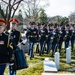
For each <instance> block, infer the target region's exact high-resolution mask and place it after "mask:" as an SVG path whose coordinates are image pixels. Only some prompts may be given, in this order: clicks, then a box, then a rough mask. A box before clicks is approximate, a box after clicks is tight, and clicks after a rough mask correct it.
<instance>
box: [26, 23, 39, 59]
mask: <svg viewBox="0 0 75 75" xmlns="http://www.w3.org/2000/svg"><path fill="white" fill-rule="evenodd" d="M35 25H36V24H35V22H30V28H29V29H28V30H27V33H26V37H27V38H28V40H29V55H30V59H32V58H33V57H34V54H33V46H34V44H35V43H36V42H37V37H38V30H37V29H36V28H35Z"/></svg>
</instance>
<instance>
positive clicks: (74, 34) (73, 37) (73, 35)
mask: <svg viewBox="0 0 75 75" xmlns="http://www.w3.org/2000/svg"><path fill="white" fill-rule="evenodd" d="M71 27H72V28H71V50H72V52H73V48H74V40H75V28H74V24H73V25H72V26H71Z"/></svg>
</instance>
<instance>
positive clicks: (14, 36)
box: [8, 18, 26, 75]
mask: <svg viewBox="0 0 75 75" xmlns="http://www.w3.org/2000/svg"><path fill="white" fill-rule="evenodd" d="M9 22H10V24H11V26H10V27H11V28H10V30H9V31H8V33H9V35H10V44H11V46H12V47H13V51H15V50H16V48H17V45H18V44H19V43H20V42H21V43H22V44H25V42H26V40H22V38H21V33H20V32H19V31H18V30H17V26H18V22H19V21H18V20H17V19H14V18H11V19H10V20H9ZM20 45H21V44H20ZM12 66H13V64H9V74H10V75H16V70H12Z"/></svg>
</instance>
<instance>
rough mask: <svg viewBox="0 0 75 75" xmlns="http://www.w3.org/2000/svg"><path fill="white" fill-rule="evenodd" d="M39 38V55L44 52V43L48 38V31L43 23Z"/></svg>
mask: <svg viewBox="0 0 75 75" xmlns="http://www.w3.org/2000/svg"><path fill="white" fill-rule="evenodd" d="M39 38H40V47H41V48H40V52H39V55H42V54H44V50H43V47H44V44H45V43H46V41H47V39H48V31H47V29H46V28H45V23H42V24H41V29H40V34H39Z"/></svg>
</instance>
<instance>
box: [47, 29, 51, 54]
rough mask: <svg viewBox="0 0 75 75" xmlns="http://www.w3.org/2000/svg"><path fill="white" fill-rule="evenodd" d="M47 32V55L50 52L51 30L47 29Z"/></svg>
mask: <svg viewBox="0 0 75 75" xmlns="http://www.w3.org/2000/svg"><path fill="white" fill-rule="evenodd" d="M47 30H48V39H47V42H46V43H47V52H46V53H47V54H48V53H49V52H50V48H51V44H52V43H51V36H52V29H47Z"/></svg>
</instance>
